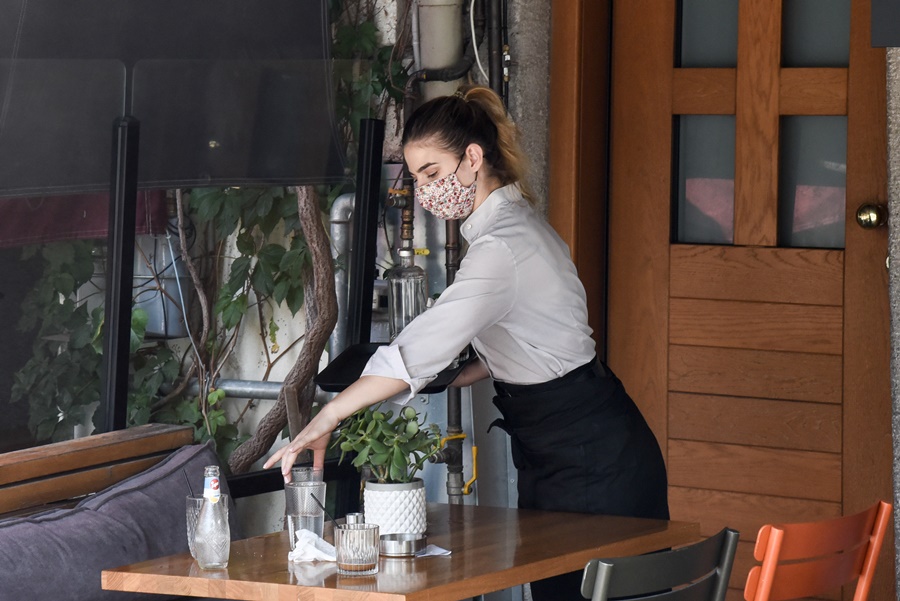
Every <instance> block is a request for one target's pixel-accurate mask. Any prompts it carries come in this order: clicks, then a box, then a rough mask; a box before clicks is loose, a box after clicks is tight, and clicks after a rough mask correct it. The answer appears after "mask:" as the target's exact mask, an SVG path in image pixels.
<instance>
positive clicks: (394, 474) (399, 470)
mask: <svg viewBox="0 0 900 601" xmlns="http://www.w3.org/2000/svg"><path fill="white" fill-rule="evenodd" d="M406 465H407V464H406V455H404V454H403V451H401V450H400V449H399V448H397V447H395V448H394V451H393V454H392V456H391V470H390V476H391V480H393V481H394V482H405V481H406Z"/></svg>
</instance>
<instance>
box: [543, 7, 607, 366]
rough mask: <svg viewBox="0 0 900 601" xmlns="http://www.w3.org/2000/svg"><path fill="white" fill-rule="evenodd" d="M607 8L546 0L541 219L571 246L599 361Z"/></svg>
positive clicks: (603, 267)
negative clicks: (545, 174)
mask: <svg viewBox="0 0 900 601" xmlns="http://www.w3.org/2000/svg"><path fill="white" fill-rule="evenodd" d="M611 7H612V2H611V0H553V1H552V10H551V33H550V35H551V38H550V39H551V42H550V46H551V47H550V141H549V148H550V152H549V155H550V165H549V179H550V184H549V210H548V219H549V221H550V224H551V225H552V226H553V227H554V229H555V230H556V231H557V232H558V233H559V235H560V236H561V237H562V238H563V240H564V241H565V242H566V244H568V245H569V249H570V250H571V253H572V259H573V261H574V262H575V266H576V267H577V268H578V275H579V277H580V278H581V281H582V283H583V284H584V287H585V292H586V294H587V300H588V313H589V323H590V326H591V328H592V329H593V331H594V340H595V341H596V342H597V354H598V356H599V357H600V358H601V359H603V360H606V330H607V325H606V285H607V269H606V264H607V207H608V199H609V194H608V189H609V177H608V174H609V152H608V143H607V141H608V138H609V67H610V39H611V35H610V31H611V22H610V18H611ZM602 32H606V35H602ZM588 73H590V74H592V75H591V76H586V74H588Z"/></svg>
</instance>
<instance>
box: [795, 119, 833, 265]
mask: <svg viewBox="0 0 900 601" xmlns="http://www.w3.org/2000/svg"><path fill="white" fill-rule="evenodd" d="M779 171H780V177H779V179H780V181H779V186H778V187H779V190H778V197H779V198H778V245H779V246H800V247H815V248H843V247H844V211H845V205H846V198H845V196H846V179H847V177H846V176H847V118H846V117H783V118H782V119H781V157H780V165H779Z"/></svg>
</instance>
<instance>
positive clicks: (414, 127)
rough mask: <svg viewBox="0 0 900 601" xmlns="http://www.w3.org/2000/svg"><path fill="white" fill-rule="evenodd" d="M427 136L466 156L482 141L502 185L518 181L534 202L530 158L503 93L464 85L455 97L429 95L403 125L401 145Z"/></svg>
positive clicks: (436, 142) (488, 160)
mask: <svg viewBox="0 0 900 601" xmlns="http://www.w3.org/2000/svg"><path fill="white" fill-rule="evenodd" d="M423 140H428V141H430V142H434V143H435V144H437V145H438V146H440V147H441V148H442V149H444V150H446V151H448V152H451V153H453V154H456V155H459V156H462V155H463V153H464V152H465V150H466V147H468V146H469V144H473V143H475V144H478V145H479V146H481V148H482V150H483V151H484V160H485V163H486V164H487V166H488V168H489V169H490V171H491V174H492V175H493V176H494V177H496V178H497V179H498V180H499V181H500V183H501V184H503V185H504V186H507V185H509V184H517V185H518V186H519V190H520V191H521V192H522V196H523V197H525V199H526V200H527V201H528V202H529V203H530V204H532V205H534V204H535V198H534V195H533V194H532V192H531V188H530V187H529V186H528V182H527V174H528V160H527V158H526V157H525V153H524V152H522V148H521V146H520V145H519V129H518V128H517V127H516V124H515V123H513V121H512V119H510V118H509V115H508V114H507V112H506V107H505V106H504V105H503V101H502V100H500V97H499V96H497V94H496V93H495V92H494V91H493V90H492V89H490V88H487V87H484V86H463V87H460V88H459V90H458V91H457V92H456V93H455V94H454V95H452V96H442V97H440V98H435V99H433V100H430V101H428V102H426V103H425V104H423V105H422V106H420V107H419V108H418V109H416V110H415V111H414V112H413V114H412V115H411V116H410V118H409V119H408V120H407V122H406V127H405V128H404V129H403V145H404V146H405V145H406V144H408V143H410V142H421V141H423Z"/></svg>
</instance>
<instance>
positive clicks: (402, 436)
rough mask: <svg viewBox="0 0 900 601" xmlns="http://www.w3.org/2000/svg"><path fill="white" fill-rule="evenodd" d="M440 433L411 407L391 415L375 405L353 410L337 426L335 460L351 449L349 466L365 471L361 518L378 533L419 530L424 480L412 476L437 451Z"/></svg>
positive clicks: (421, 527) (421, 530)
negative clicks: (368, 476)
mask: <svg viewBox="0 0 900 601" xmlns="http://www.w3.org/2000/svg"><path fill="white" fill-rule="evenodd" d="M440 441H441V431H440V428H439V427H438V426H437V425H436V424H430V425H428V426H426V425H425V422H424V418H423V420H422V421H419V414H418V413H417V412H416V410H415V409H413V408H412V407H404V408H403V409H401V410H400V411H399V412H398V413H397V415H396V416H394V412H393V411H392V410H387V411H385V410H383V409H382V404H381V403H379V404H377V405H375V406H373V407H369V408H368V409H362V410H360V411H357V412H356V413H354V414H353V415H351V416H350V417H348V418H347V419H346V420H344V422H343V423H342V424H341V428H340V432H339V434H338V437H337V440H336V441H335V443H334V444H335V445H336V446H339V447H340V449H341V459H340V460H341V461H343V460H344V457H345V456H346V455H347V453H351V452H353V453H356V457H355V458H354V459H353V462H352V465H354V466H355V467H356V468H357V469H359V470H360V471H363V470H369V471H370V472H371V474H372V478H371V479H367V480H366V482H365V488H364V490H363V506H364V512H365V519H366V522H369V523H374V524H378V525H379V527H380V531H381V534H394V533H416V534H421V533H424V532H425V483H424V482H423V481H422V479H421V478H417V477H416V474H417V473H418V471H419V470H421V469H422V467H423V466H424V465H425V462H426V461H427V460H428V458H429V457H431V456H432V455H434V454H435V453H437V451H438V450H439V449H440Z"/></svg>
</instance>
